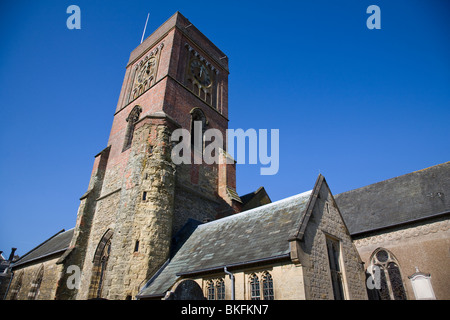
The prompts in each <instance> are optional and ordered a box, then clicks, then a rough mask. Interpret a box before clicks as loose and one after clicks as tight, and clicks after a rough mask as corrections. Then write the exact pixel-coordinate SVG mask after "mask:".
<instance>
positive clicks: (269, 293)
mask: <svg viewBox="0 0 450 320" xmlns="http://www.w3.org/2000/svg"><path fill="white" fill-rule="evenodd" d="M262 285H263V298H264V300H273V299H274V297H273V280H272V276H271V275H270V273H268V272H265V273H264V276H263V279H262Z"/></svg>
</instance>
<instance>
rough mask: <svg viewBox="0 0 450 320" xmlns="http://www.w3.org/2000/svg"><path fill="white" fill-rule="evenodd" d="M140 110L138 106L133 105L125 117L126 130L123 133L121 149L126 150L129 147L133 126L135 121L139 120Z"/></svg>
mask: <svg viewBox="0 0 450 320" xmlns="http://www.w3.org/2000/svg"><path fill="white" fill-rule="evenodd" d="M141 112H142V108H141V107H140V106H135V107H134V108H133V110H131V112H130V114H129V115H128V117H127V122H128V125H127V131H126V133H125V141H124V143H123V149H122V151H125V150H127V149H128V148H130V147H131V142H132V141H133V134H134V127H135V125H136V122H137V121H138V120H139V115H140V114H141Z"/></svg>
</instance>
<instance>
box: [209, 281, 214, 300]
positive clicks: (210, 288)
mask: <svg viewBox="0 0 450 320" xmlns="http://www.w3.org/2000/svg"><path fill="white" fill-rule="evenodd" d="M208 300H216V291H215V288H214V282H213V281H212V280H210V281H208Z"/></svg>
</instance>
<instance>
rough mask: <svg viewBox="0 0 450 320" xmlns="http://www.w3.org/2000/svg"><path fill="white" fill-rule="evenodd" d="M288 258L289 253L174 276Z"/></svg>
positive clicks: (184, 273)
mask: <svg viewBox="0 0 450 320" xmlns="http://www.w3.org/2000/svg"><path fill="white" fill-rule="evenodd" d="M290 256H291V254H290V253H285V254H281V255H278V256H274V257H269V258H262V259H256V260H249V261H244V262H238V263H232V264H227V265H221V266H217V267H212V268H205V269H199V270H193V271H187V272H179V273H177V274H176V276H179V277H182V276H192V275H196V274H201V273H205V272H213V271H222V270H224V268H237V267H242V266H247V265H250V264H255V263H261V262H271V261H277V260H284V259H286V258H290Z"/></svg>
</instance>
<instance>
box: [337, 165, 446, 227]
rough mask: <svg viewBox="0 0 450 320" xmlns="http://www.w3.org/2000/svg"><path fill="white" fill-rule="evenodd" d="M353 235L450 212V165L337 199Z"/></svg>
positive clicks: (415, 173) (367, 187) (404, 176)
mask: <svg viewBox="0 0 450 320" xmlns="http://www.w3.org/2000/svg"><path fill="white" fill-rule="evenodd" d="M335 200H336V203H337V205H338V207H339V210H340V212H341V214H342V216H343V217H344V220H345V223H346V225H347V227H348V229H349V231H350V234H353V235H354V234H358V233H364V232H368V231H373V230H376V229H381V228H385V227H389V226H395V225H399V224H402V223H406V222H409V221H414V220H417V219H422V218H427V217H431V216H433V215H437V214H441V213H447V212H450V162H446V163H443V164H440V165H437V166H433V167H430V168H427V169H423V170H420V171H415V172H412V173H408V174H405V175H402V176H399V177H396V178H392V179H389V180H385V181H381V182H378V183H375V184H371V185H368V186H365V187H362V188H359V189H356V190H352V191H348V192H344V193H341V194H338V195H336V196H335Z"/></svg>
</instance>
